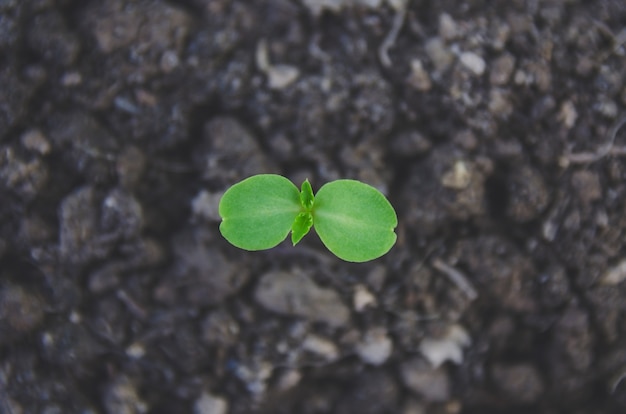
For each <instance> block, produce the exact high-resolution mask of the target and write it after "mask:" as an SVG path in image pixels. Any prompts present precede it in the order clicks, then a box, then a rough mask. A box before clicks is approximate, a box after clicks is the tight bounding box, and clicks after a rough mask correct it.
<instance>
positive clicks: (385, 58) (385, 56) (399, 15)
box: [378, 7, 406, 68]
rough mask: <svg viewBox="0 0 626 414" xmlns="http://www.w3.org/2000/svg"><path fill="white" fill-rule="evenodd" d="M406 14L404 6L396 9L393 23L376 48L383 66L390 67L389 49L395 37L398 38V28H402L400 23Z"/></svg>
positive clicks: (394, 41) (402, 22)
mask: <svg viewBox="0 0 626 414" xmlns="http://www.w3.org/2000/svg"><path fill="white" fill-rule="evenodd" d="M405 16H406V7H402V8H400V9H398V10H397V11H396V14H395V16H394V17H393V23H392V25H391V29H390V30H389V33H387V37H385V40H383V43H382V45H380V48H379V49H378V57H379V59H380V62H381V63H382V64H383V66H384V67H386V68H389V67H391V64H392V63H391V59H390V58H389V49H390V48H391V47H392V46H393V45H394V44H395V43H396V39H397V38H398V34H399V33H400V29H402V25H403V24H404V17H405Z"/></svg>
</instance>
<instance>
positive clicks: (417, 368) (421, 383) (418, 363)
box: [400, 358, 450, 402]
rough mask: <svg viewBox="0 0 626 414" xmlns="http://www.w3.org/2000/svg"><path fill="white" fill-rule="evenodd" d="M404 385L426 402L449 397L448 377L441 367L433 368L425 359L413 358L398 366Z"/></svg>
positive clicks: (440, 400) (445, 399)
mask: <svg viewBox="0 0 626 414" xmlns="http://www.w3.org/2000/svg"><path fill="white" fill-rule="evenodd" d="M400 375H401V377H402V381H403V383H404V385H405V386H406V387H407V388H409V389H410V390H411V391H413V392H414V393H416V394H418V395H420V396H422V397H423V398H424V400H426V401H428V402H443V401H447V400H448V399H449V398H450V379H449V377H448V373H447V372H446V370H445V369H444V368H443V367H440V368H433V367H432V366H431V365H430V364H429V363H428V362H427V361H425V360H423V359H421V358H415V359H412V360H409V361H407V362H404V363H403V364H402V366H401V367H400Z"/></svg>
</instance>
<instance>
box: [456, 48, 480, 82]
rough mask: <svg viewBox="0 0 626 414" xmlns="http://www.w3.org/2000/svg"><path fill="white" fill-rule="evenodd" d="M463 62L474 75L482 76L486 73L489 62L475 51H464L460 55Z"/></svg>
mask: <svg viewBox="0 0 626 414" xmlns="http://www.w3.org/2000/svg"><path fill="white" fill-rule="evenodd" d="M459 60H460V61H461V64H462V65H463V66H465V67H466V68H467V69H469V70H470V71H471V72H472V73H473V74H474V75H476V76H480V75H482V74H483V73H485V68H486V67H487V64H486V63H485V60H484V59H483V58H482V57H480V56H479V55H478V54H476V53H474V52H463V53H461V56H459Z"/></svg>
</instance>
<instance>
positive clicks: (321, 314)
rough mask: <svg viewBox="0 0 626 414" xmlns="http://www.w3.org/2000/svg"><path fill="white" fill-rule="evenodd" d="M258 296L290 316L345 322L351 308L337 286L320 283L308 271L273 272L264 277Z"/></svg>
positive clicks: (261, 301)
mask: <svg viewBox="0 0 626 414" xmlns="http://www.w3.org/2000/svg"><path fill="white" fill-rule="evenodd" d="M254 296H255V299H256V300H257V302H258V303H259V304H260V305H261V306H263V307H264V308H266V309H268V310H271V311H273V312H276V313H280V314H283V315H289V316H300V317H304V318H306V319H308V320H311V321H319V322H325V323H327V324H328V325H330V326H332V327H339V326H342V325H345V324H346V323H347V322H348V320H349V318H350V312H349V310H348V308H347V307H346V305H344V304H343V303H342V302H341V299H340V298H339V295H338V294H337V292H335V291H334V290H331V289H328V288H321V287H319V286H317V285H316V284H315V283H314V282H313V281H312V280H311V279H310V278H309V277H308V276H307V275H306V274H304V272H302V271H300V270H296V271H292V272H270V273H266V274H265V275H263V277H261V280H260V282H259V284H258V285H257V287H256V291H255V294H254Z"/></svg>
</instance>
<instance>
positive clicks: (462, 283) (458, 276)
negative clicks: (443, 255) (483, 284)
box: [433, 258, 478, 300]
mask: <svg viewBox="0 0 626 414" xmlns="http://www.w3.org/2000/svg"><path fill="white" fill-rule="evenodd" d="M433 267H434V268H435V269H437V270H439V271H440V272H441V273H443V274H444V275H446V276H448V279H450V280H451V281H452V283H454V284H455V285H456V286H457V287H458V288H459V289H461V291H462V292H463V293H465V296H467V298H468V299H469V300H475V299H476V298H478V292H476V289H474V286H472V284H471V282H470V281H469V280H468V279H467V277H466V276H465V275H464V274H463V273H462V272H461V271H460V270H457V269H456V268H454V267H452V266H450V265H449V264H447V263H445V262H444V261H442V260H441V259H439V258H436V259H435V260H433Z"/></svg>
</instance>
